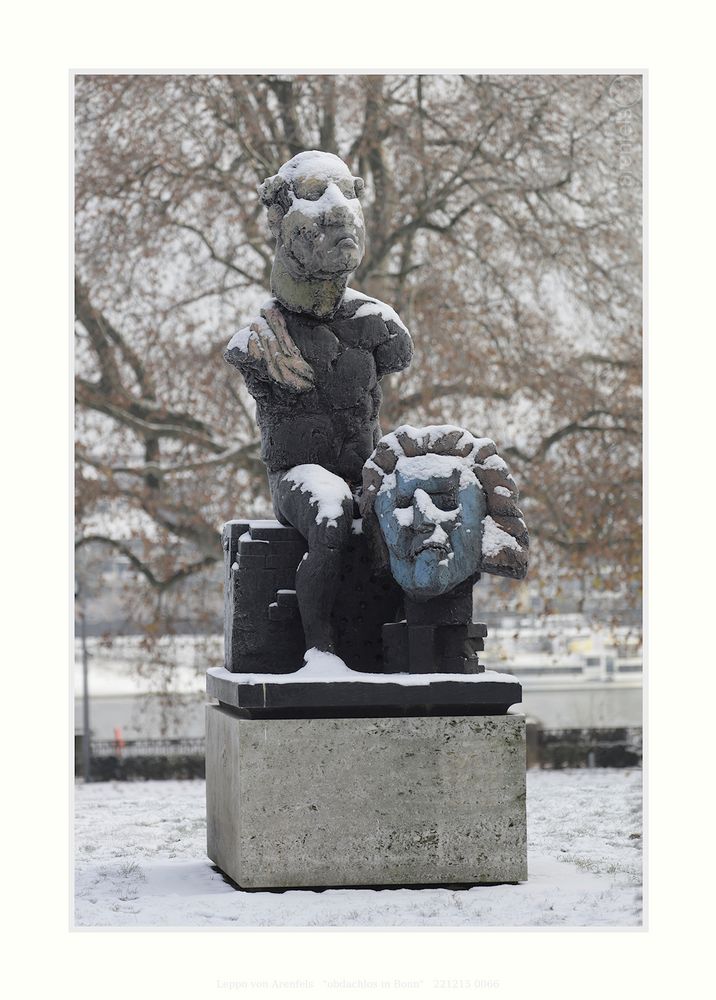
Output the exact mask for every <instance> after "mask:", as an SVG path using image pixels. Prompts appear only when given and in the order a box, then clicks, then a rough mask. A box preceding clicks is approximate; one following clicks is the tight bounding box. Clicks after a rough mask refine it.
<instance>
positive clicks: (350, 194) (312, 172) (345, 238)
mask: <svg viewBox="0 0 716 1000" xmlns="http://www.w3.org/2000/svg"><path fill="white" fill-rule="evenodd" d="M290 188H291V194H290V199H291V207H290V208H289V210H288V211H287V212H286V214H285V215H284V216H283V219H282V220H281V224H280V229H279V238H280V240H281V242H282V243H283V246H284V249H285V251H286V254H287V257H288V260H289V261H290V262H291V263H293V265H294V267H295V268H296V271H297V272H298V274H297V276H298V275H301V276H304V275H305V276H307V277H316V278H331V277H335V276H336V275H343V274H350V273H351V272H352V271H355V269H356V268H357V267H358V265H359V264H360V262H361V260H362V259H363V253H364V251H365V224H364V221H363V211H362V209H361V206H360V202H359V201H358V195H357V193H356V180H355V179H354V177H353V175H352V174H351V172H350V170H349V169H348V167H347V166H346V165H345V164H344V163H342V161H341V160H339V159H338V157H331V160H330V163H329V164H328V166H327V165H326V159H321V158H316V159H313V160H311V159H308V160H307V162H306V163H305V165H303V166H302V168H301V169H300V170H296V171H295V172H294V173H293V175H292V176H291V180H290Z"/></svg>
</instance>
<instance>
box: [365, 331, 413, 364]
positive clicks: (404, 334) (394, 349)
mask: <svg viewBox="0 0 716 1000" xmlns="http://www.w3.org/2000/svg"><path fill="white" fill-rule="evenodd" d="M385 326H386V329H387V331H388V336H387V338H386V340H385V341H384V342H383V343H382V344H379V345H378V347H377V348H376V349H375V353H374V355H373V356H374V357H375V367H376V371H377V374H378V378H383V376H384V375H391V374H392V373H393V372H402V371H403V369H404V368H407V367H408V365H409V364H410V361H411V359H412V357H413V341H412V339H411V337H410V334H409V333H408V331H407V330H406V328H405V327H404V326H403V325H402V324H398V323H396V322H395V321H394V320H392V319H387V320H385Z"/></svg>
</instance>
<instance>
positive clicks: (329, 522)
mask: <svg viewBox="0 0 716 1000" xmlns="http://www.w3.org/2000/svg"><path fill="white" fill-rule="evenodd" d="M332 513H333V516H331V517H325V518H321V520H320V521H318V522H317V524H316V531H315V533H314V536H313V538H310V539H309V547H311V545H320V546H321V547H322V548H326V549H329V550H331V551H335V552H337V553H338V552H341V551H342V550H343V549H344V548H345V546H346V545H347V543H348V539H349V538H350V533H351V525H352V523H353V497H352V496H351V495H350V493H349V494H348V496H347V497H346V498H345V499H344V500H343V502H342V503H341V506H340V513H339V512H338V511H337V510H336V509H334V510H333V512H332Z"/></svg>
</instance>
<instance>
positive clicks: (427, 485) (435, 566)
mask: <svg viewBox="0 0 716 1000" xmlns="http://www.w3.org/2000/svg"><path fill="white" fill-rule="evenodd" d="M375 513H376V516H377V518H378V524H379V526H380V530H381V533H382V535H383V538H384V540H385V544H386V546H387V547H388V554H389V556H390V569H391V572H392V574H393V577H394V578H395V580H396V581H397V582H398V583H399V584H400V586H401V587H402V588H403V590H404V591H405V592H406V593H407V594H408V596H409V597H411V598H412V599H413V600H416V601H427V600H429V599H430V598H432V597H437V596H438V595H440V594H444V593H446V592H447V591H449V590H452V589H453V587H456V586H457V585H458V583H462V581H463V580H466V579H467V578H468V577H469V576H472V575H473V574H474V573H476V572H477V571H478V569H479V565H480V559H481V554H482V519H483V518H484V516H485V514H486V504H485V495H484V493H483V491H482V488H481V486H480V484H479V482H478V481H477V478H476V477H475V475H474V473H473V472H472V471H471V470H470V469H468V468H467V467H466V466H465V464H464V463H462V462H461V461H460V459H459V458H454V457H453V456H450V455H421V456H418V457H416V458H401V459H400V460H399V461H398V464H397V465H396V467H395V472H394V473H393V475H391V476H390V477H388V478H387V479H386V481H385V482H384V484H383V486H382V487H381V489H380V491H379V493H378V496H377V497H376V500H375Z"/></svg>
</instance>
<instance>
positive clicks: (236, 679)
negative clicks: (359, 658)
mask: <svg viewBox="0 0 716 1000" xmlns="http://www.w3.org/2000/svg"><path fill="white" fill-rule="evenodd" d="M207 673H208V674H211V676H212V677H215V678H216V679H217V680H222V681H229V682H231V683H233V684H336V683H343V684H345V683H359V684H401V685H403V686H404V687H427V686H429V685H430V684H439V683H445V682H446V681H452V682H455V681H457V682H459V683H461V684H462V683H464V684H485V683H489V682H492V683H501V684H519V681H518V679H517V678H516V677H513V676H512V674H500V673H498V672H497V671H496V670H485V671H484V672H483V673H481V674H438V673H436V674H409V673H405V674H364V673H361V672H360V671H358V670H351V669H350V668H349V667H346V668H345V670H340V669H331V667H330V666H326V668H325V670H321V671H320V672H319V671H318V670H316V669H312V670H311V671H310V672H308V671H306V667H302V668H301V669H300V670H296V671H294V672H293V673H291V674H232V673H231V672H230V671H229V670H227V669H226V668H225V667H210V668H209V670H208V671H207Z"/></svg>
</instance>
